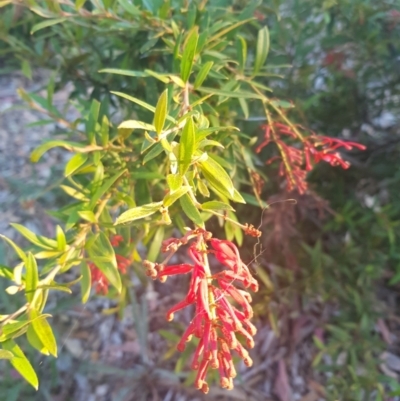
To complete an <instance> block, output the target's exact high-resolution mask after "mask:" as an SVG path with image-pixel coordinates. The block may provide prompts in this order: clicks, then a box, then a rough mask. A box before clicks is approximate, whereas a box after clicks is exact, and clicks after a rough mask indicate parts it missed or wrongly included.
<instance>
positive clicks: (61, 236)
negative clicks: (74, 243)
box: [56, 226, 67, 251]
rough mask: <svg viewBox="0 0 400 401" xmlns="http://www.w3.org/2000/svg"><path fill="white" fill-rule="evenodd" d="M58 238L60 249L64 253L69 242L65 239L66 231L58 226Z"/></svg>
mask: <svg viewBox="0 0 400 401" xmlns="http://www.w3.org/2000/svg"><path fill="white" fill-rule="evenodd" d="M56 238H57V244H58V249H59V250H60V251H64V250H65V248H66V247H67V240H66V238H65V234H64V231H63V229H62V228H61V227H60V226H57V228H56Z"/></svg>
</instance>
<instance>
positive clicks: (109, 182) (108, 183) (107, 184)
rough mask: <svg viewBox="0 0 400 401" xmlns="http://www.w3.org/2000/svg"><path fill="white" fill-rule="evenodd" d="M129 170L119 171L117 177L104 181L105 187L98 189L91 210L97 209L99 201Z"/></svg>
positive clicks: (91, 201)
mask: <svg viewBox="0 0 400 401" xmlns="http://www.w3.org/2000/svg"><path fill="white" fill-rule="evenodd" d="M126 171H127V170H121V171H118V173H116V174H115V175H113V176H112V177H110V178H108V179H107V180H106V181H104V183H103V185H102V186H101V187H100V188H98V189H97V190H96V191H95V193H94V194H93V195H92V197H91V199H90V204H89V208H90V209H92V208H94V207H95V205H96V203H97V201H98V200H99V199H100V198H101V197H102V196H103V195H104V194H105V193H106V192H107V191H108V190H109V189H110V188H111V187H112V186H113V185H114V184H115V182H116V181H117V180H118V179H119V178H120V177H121V176H122V175H123V174H125V173H126Z"/></svg>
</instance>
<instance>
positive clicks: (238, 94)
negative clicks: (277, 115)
mask: <svg viewBox="0 0 400 401" xmlns="http://www.w3.org/2000/svg"><path fill="white" fill-rule="evenodd" d="M197 90H198V91H199V92H204V93H210V94H212V95H218V96H225V97H228V98H242V99H264V96H261V95H257V94H256V93H253V92H246V91H239V90H236V91H228V90H222V89H216V88H204V87H202V88H197Z"/></svg>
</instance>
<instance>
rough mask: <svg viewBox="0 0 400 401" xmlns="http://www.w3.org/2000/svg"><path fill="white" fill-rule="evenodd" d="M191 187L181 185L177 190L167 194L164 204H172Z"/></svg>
mask: <svg viewBox="0 0 400 401" xmlns="http://www.w3.org/2000/svg"><path fill="white" fill-rule="evenodd" d="M189 189H190V187H187V186H186V187H181V188H179V189H177V190H176V191H173V192H170V193H169V194H168V195H166V196H165V198H164V200H163V205H164V206H165V207H169V206H171V205H172V204H173V203H174V202H176V201H177V200H178V199H179V198H180V197H181V196H183V195H184V194H186V192H188V191H189Z"/></svg>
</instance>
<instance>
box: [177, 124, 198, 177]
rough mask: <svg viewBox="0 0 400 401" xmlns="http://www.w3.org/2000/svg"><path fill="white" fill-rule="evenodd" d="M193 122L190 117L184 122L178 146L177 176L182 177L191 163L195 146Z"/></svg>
mask: <svg viewBox="0 0 400 401" xmlns="http://www.w3.org/2000/svg"><path fill="white" fill-rule="evenodd" d="M194 128H195V127H194V122H193V119H192V117H191V118H189V119H187V120H186V124H185V126H184V127H183V130H182V135H181V140H180V144H179V174H180V175H182V176H183V175H184V174H185V173H186V171H187V170H188V168H189V166H190V163H191V162H192V156H193V152H194V145H195V132H194Z"/></svg>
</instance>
